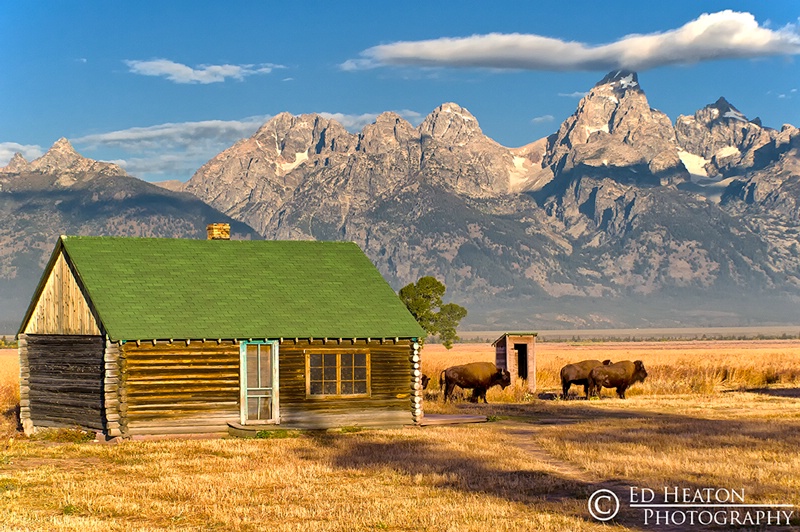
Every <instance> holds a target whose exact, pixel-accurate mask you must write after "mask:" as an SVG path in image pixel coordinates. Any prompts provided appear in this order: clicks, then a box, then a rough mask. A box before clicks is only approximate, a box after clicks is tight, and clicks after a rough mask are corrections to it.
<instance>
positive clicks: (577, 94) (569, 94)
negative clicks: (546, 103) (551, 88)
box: [558, 91, 589, 98]
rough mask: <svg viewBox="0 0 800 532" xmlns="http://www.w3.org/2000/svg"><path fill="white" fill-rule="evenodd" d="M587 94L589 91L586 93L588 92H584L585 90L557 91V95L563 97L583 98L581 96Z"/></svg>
mask: <svg viewBox="0 0 800 532" xmlns="http://www.w3.org/2000/svg"><path fill="white" fill-rule="evenodd" d="M587 94H589V93H588V92H585V91H583V92H581V91H575V92H559V93H558V95H559V96H563V97H565V98H583V97H584V96H586V95H587Z"/></svg>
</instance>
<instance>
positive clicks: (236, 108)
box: [0, 0, 800, 181]
mask: <svg viewBox="0 0 800 532" xmlns="http://www.w3.org/2000/svg"><path fill="white" fill-rule="evenodd" d="M0 12H1V13H2V15H1V16H0V71H2V76H0V165H4V164H5V163H6V162H7V161H8V160H9V159H10V158H11V156H12V155H13V153H14V152H15V151H21V152H22V153H23V155H24V156H25V157H26V158H27V159H28V160H31V159H33V158H35V157H37V156H39V155H41V154H42V153H43V152H44V151H45V150H46V149H47V148H48V147H49V146H50V145H51V144H52V143H53V142H55V141H56V140H57V139H58V138H59V137H67V138H68V139H69V140H70V141H71V142H72V143H73V145H74V146H75V147H76V149H78V151H80V152H81V153H82V154H83V155H85V156H87V157H91V158H94V159H100V160H111V161H115V162H118V163H120V164H122V165H123V166H124V167H125V168H126V169H127V170H128V172H129V173H130V174H132V175H135V176H137V177H141V178H143V179H146V180H150V181H158V180H164V179H180V180H184V181H185V180H186V179H188V178H189V177H191V175H192V173H193V172H194V171H195V170H196V169H197V168H198V167H199V166H200V165H202V164H203V163H204V162H206V161H207V160H208V159H209V158H211V157H213V156H214V155H216V154H217V153H219V152H220V151H222V150H223V149H225V148H227V147H228V146H230V145H232V144H233V143H234V142H235V141H236V140H238V139H240V138H244V137H248V136H250V135H251V134H252V133H253V132H255V130H256V129H257V128H258V126H259V125H261V124H262V123H263V122H265V121H266V120H268V119H269V118H270V117H271V116H274V115H276V114H278V113H280V112H283V111H288V112H290V113H292V114H301V113H325V114H327V115H330V116H333V117H336V118H338V119H340V121H341V122H342V123H343V124H344V125H345V126H346V127H347V128H348V129H350V130H351V131H358V130H360V128H361V127H363V125H364V124H366V123H369V122H371V121H372V120H373V119H374V117H375V116H376V115H377V114H379V113H381V112H384V111H395V112H398V113H400V114H401V115H403V116H404V117H406V118H407V119H408V120H409V121H410V122H412V123H413V124H415V125H416V124H418V123H419V122H420V121H421V120H422V119H423V118H424V116H425V115H427V114H428V113H430V112H431V111H432V110H433V109H434V108H436V107H437V106H439V105H441V104H442V103H444V102H455V103H458V104H459V105H462V106H463V107H466V108H467V109H469V111H470V112H472V114H473V115H475V116H476V118H477V119H478V121H479V123H480V125H481V128H482V129H483V131H484V133H485V134H487V135H488V136H490V137H492V138H493V139H495V140H496V141H498V142H499V143H501V144H503V145H506V146H509V147H512V146H521V145H524V144H527V143H529V142H533V141H535V140H536V139H538V138H541V137H543V136H546V135H548V134H550V133H552V132H554V131H555V130H557V129H558V126H559V124H560V123H561V122H562V121H563V120H564V119H565V118H567V117H568V116H569V115H570V114H572V113H573V112H574V111H575V108H576V106H577V104H578V101H579V99H580V96H581V94H582V93H584V92H586V91H587V90H588V89H590V88H591V87H592V86H593V85H594V84H595V83H596V82H597V81H598V80H600V79H601V78H602V77H603V76H604V75H605V74H606V73H607V72H608V71H609V70H612V69H615V68H618V67H627V68H631V69H634V70H636V71H637V72H638V73H639V81H640V83H641V86H642V88H643V89H644V91H645V92H646V94H647V97H648V100H649V102H650V105H651V106H652V107H655V108H657V109H660V110H661V111H664V112H665V113H667V115H669V117H670V118H671V119H672V120H673V122H674V120H675V119H676V118H677V117H678V115H680V114H692V113H694V112H695V111H696V110H697V109H699V108H701V107H703V106H704V105H706V104H709V103H712V102H714V101H715V100H716V99H717V98H719V97H720V96H725V97H726V98H727V99H728V100H729V101H730V102H731V103H732V104H733V105H735V106H736V107H737V108H738V109H739V110H740V111H742V112H743V113H744V114H745V115H746V116H748V117H750V118H754V117H756V116H758V117H760V118H761V119H762V122H763V123H764V125H766V126H768V127H773V128H780V127H781V125H782V124H784V123H791V124H794V125H795V126H800V93H798V89H800V68H799V67H798V60H800V28H799V27H798V26H800V18H799V17H800V2H797V1H796V0H772V1H769V2H764V1H761V0H758V1H738V2H737V1H728V2H717V1H697V0H689V1H684V0H675V1H672V2H668V3H667V2H663V3H662V2H658V3H649V2H641V1H635V2H634V1H624V2H623V1H619V2H597V1H592V2H584V1H574V0H573V1H570V2H548V3H546V5H545V3H541V2H530V1H519V2H512V1H503V0H496V1H492V2H474V1H458V2H455V1H453V2H451V1H436V2H413V3H412V2H391V3H390V2H375V1H355V2H347V1H345V2H267V1H262V2H236V1H230V2H204V1H194V2H150V1H140V2H108V1H102V2H100V1H82V2H71V1H66V0H65V1H58V2H57V1H50V2H19V1H11V0H0Z"/></svg>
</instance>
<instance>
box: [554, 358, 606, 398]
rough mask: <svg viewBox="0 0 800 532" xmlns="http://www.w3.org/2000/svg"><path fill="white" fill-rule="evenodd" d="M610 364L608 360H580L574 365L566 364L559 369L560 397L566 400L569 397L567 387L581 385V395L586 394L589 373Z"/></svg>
mask: <svg viewBox="0 0 800 532" xmlns="http://www.w3.org/2000/svg"><path fill="white" fill-rule="evenodd" d="M604 364H605V365H608V364H611V361H610V360H604V361H602V362H600V361H599V360H582V361H581V362H576V363H575V364H567V365H566V366H564V367H563V368H561V389H562V391H563V393H562V395H561V397H562V398H564V399H566V398H567V396H568V395H569V387H570V386H572V385H573V384H576V385H580V384H582V385H583V393H587V392H588V386H589V372H590V371H592V369H594V368H595V367H596V366H602V365H604Z"/></svg>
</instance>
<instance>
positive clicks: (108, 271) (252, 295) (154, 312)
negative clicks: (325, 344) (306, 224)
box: [61, 236, 425, 341]
mask: <svg viewBox="0 0 800 532" xmlns="http://www.w3.org/2000/svg"><path fill="white" fill-rule="evenodd" d="M61 242H62V243H63V246H64V250H65V251H66V253H67V255H68V257H69V259H70V261H71V262H72V264H73V265H74V267H75V269H76V270H77V273H78V276H79V277H80V279H81V281H82V283H83V285H84V286H85V288H86V290H87V292H88V294H89V298H90V299H91V302H92V304H93V306H94V308H95V309H96V311H97V314H98V315H99V317H100V320H101V322H102V324H103V327H104V329H105V331H106V333H107V334H108V335H109V336H110V337H111V339H112V340H115V341H116V340H138V339H153V338H155V339H166V338H175V339H178V338H183V339H186V338H190V339H200V338H294V337H300V338H308V337H314V338H325V337H327V338H367V337H371V338H381V337H386V338H394V337H403V338H416V337H420V336H424V335H425V332H424V331H423V330H422V329H421V328H420V327H419V325H418V324H417V322H416V320H414V318H413V316H411V314H410V313H409V312H408V310H406V307H405V305H403V303H402V302H401V301H400V299H399V298H398V297H397V295H396V294H395V293H394V290H392V288H391V287H390V286H389V285H388V284H387V283H386V281H385V280H384V279H383V277H381V275H380V273H379V272H378V270H377V269H376V268H375V266H374V265H373V264H372V262H370V260H369V259H368V258H367V256H366V255H364V253H363V252H362V251H361V249H360V248H359V247H358V246H357V245H356V244H354V243H352V242H315V241H236V240H181V239H161V238H120V237H73V236H70V237H62V239H61Z"/></svg>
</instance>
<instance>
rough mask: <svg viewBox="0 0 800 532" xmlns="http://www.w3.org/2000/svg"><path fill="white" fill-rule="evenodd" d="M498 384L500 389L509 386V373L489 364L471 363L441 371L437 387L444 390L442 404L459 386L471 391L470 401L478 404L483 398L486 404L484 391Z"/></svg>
mask: <svg viewBox="0 0 800 532" xmlns="http://www.w3.org/2000/svg"><path fill="white" fill-rule="evenodd" d="M496 384H499V385H500V387H501V388H503V389H505V387H506V386H508V385H509V384H511V373H509V372H508V371H507V370H504V369H499V368H498V367H497V366H495V365H494V364H493V363H491V362H471V363H469V364H464V365H463V366H452V367H449V368H447V369H446V370H443V371H442V373H441V374H440V375H439V386H440V387H441V388H442V390H444V402H445V403H446V402H447V398H448V397H450V395H451V394H452V393H453V388H455V387H456V386H459V387H461V388H463V389H465V390H466V389H471V390H472V397H471V398H470V401H472V402H473V403H475V402H478V401H479V400H480V399H481V398H483V402H484V403H486V402H487V401H486V390H488V389H489V388H491V387H492V386H494V385H496Z"/></svg>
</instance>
